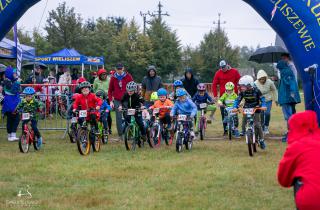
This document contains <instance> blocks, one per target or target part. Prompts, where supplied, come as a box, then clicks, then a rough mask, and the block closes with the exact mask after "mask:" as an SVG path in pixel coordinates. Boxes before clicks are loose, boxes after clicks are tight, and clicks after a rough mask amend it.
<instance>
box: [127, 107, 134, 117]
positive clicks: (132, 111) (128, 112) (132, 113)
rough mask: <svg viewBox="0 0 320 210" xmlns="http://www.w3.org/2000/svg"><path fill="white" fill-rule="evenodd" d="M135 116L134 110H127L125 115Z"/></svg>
mask: <svg viewBox="0 0 320 210" xmlns="http://www.w3.org/2000/svg"><path fill="white" fill-rule="evenodd" d="M135 114H136V110H135V109H128V111H127V115H129V116H133V115H135Z"/></svg>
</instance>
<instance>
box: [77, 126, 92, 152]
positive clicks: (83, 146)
mask: <svg viewBox="0 0 320 210" xmlns="http://www.w3.org/2000/svg"><path fill="white" fill-rule="evenodd" d="M77 147H78V151H79V153H80V154H81V155H88V154H89V153H90V142H89V140H88V131H87V130H86V129H80V130H79V133H78V135H77Z"/></svg>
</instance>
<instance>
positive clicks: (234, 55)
mask: <svg viewBox="0 0 320 210" xmlns="http://www.w3.org/2000/svg"><path fill="white" fill-rule="evenodd" d="M199 53H200V55H201V56H202V58H203V60H204V68H205V69H204V70H203V71H202V72H201V76H202V78H207V79H208V80H207V82H209V80H211V79H212V77H213V75H214V74H215V72H216V71H217V70H218V64H219V61H220V60H221V59H224V60H226V61H227V62H228V63H229V64H231V66H235V67H237V66H238V64H239V58H240V55H239V48H238V47H235V48H233V47H232V46H231V44H230V42H229V39H228V37H227V34H226V33H225V32H224V31H223V30H218V29H216V30H214V31H212V30H211V31H210V32H209V33H208V34H206V35H205V36H204V40H203V41H201V43H200V47H199Z"/></svg>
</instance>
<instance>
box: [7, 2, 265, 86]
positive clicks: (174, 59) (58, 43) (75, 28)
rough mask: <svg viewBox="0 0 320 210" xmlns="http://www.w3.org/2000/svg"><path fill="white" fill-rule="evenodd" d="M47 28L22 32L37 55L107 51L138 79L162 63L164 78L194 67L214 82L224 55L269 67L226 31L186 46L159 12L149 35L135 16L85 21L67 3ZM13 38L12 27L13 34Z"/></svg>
mask: <svg viewBox="0 0 320 210" xmlns="http://www.w3.org/2000/svg"><path fill="white" fill-rule="evenodd" d="M44 31H45V33H41V32H39V31H38V30H36V29H34V30H33V33H32V35H30V34H28V33H26V32H25V31H24V30H23V29H20V30H19V31H18V33H19V38H20V42H21V43H24V44H28V45H31V46H34V47H35V48H36V53H37V55H44V54H50V53H53V52H55V51H57V50H60V49H62V48H65V47H67V48H75V49H76V50H78V51H79V52H80V53H82V54H85V55H90V56H104V58H105V63H106V68H108V69H110V68H113V66H114V65H115V64H116V63H117V62H122V63H123V64H124V65H126V67H127V69H128V70H129V71H130V72H131V73H133V74H134V76H135V78H137V81H139V80H141V79H142V77H143V76H144V75H145V74H146V67H147V66H148V65H150V64H152V65H155V66H157V68H158V74H159V75H160V76H162V77H163V79H164V81H167V82H171V81H172V80H173V79H174V78H175V77H177V76H179V75H182V72H183V69H184V68H185V67H187V66H188V67H192V68H193V69H194V71H195V72H196V74H197V76H198V77H200V78H201V80H202V81H203V82H209V81H211V79H212V77H213V75H214V73H215V72H216V70H217V69H218V66H217V65H218V63H219V61H220V60H221V59H226V60H227V61H228V62H229V63H230V64H231V65H232V66H235V67H242V68H252V67H253V68H262V67H263V68H265V69H267V70H270V67H269V66H259V65H257V64H254V63H251V62H248V61H247V59H248V55H249V54H250V53H252V52H253V51H254V49H253V48H248V47H242V48H240V47H232V46H231V44H230V42H229V40H228V37H227V34H226V33H225V31H223V30H218V29H217V30H211V31H210V32H209V33H207V34H206V35H205V36H204V38H203V40H202V41H201V43H200V45H199V46H197V47H195V48H193V47H190V46H185V47H183V46H182V45H181V42H180V40H179V38H178V35H177V33H176V31H174V30H172V29H171V28H170V27H169V26H168V25H167V24H166V22H164V21H163V20H159V19H158V18H157V17H155V18H154V19H153V20H152V21H151V22H150V26H149V28H148V29H147V33H146V34H145V35H144V34H143V33H142V31H141V30H140V27H139V25H138V24H137V22H136V21H135V19H131V20H126V19H125V18H123V17H107V18H103V17H99V18H97V19H87V20H84V19H83V18H82V17H81V15H80V14H77V13H76V12H75V8H73V7H72V8H69V7H68V6H67V5H66V2H63V3H61V4H59V6H58V7H57V8H56V9H54V10H52V11H50V12H49V17H48V18H47V20H46V25H45V27H44ZM8 37H9V38H12V37H13V34H12V32H10V33H9V34H8Z"/></svg>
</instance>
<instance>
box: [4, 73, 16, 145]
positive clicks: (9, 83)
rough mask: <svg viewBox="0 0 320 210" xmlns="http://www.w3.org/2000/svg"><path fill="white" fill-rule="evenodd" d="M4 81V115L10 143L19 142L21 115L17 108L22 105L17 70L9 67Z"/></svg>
mask: <svg viewBox="0 0 320 210" xmlns="http://www.w3.org/2000/svg"><path fill="white" fill-rule="evenodd" d="M5 77H6V78H5V80H4V93H5V95H4V99H3V106H2V113H3V114H4V115H5V116H6V117H7V133H8V141H17V140H18V138H17V135H16V133H17V128H18V125H19V121H20V118H19V114H18V113H17V112H16V108H17V106H18V104H19V103H20V95H19V92H20V82H19V81H18V76H17V74H16V69H13V68H12V67H7V69H6V71H5Z"/></svg>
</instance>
